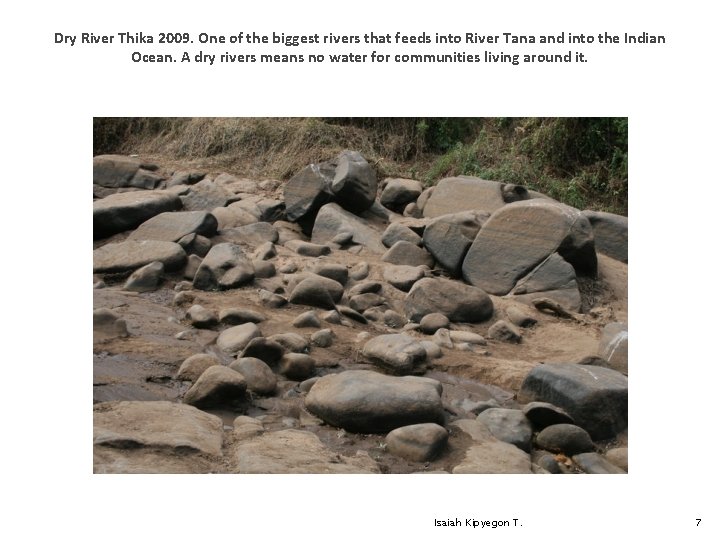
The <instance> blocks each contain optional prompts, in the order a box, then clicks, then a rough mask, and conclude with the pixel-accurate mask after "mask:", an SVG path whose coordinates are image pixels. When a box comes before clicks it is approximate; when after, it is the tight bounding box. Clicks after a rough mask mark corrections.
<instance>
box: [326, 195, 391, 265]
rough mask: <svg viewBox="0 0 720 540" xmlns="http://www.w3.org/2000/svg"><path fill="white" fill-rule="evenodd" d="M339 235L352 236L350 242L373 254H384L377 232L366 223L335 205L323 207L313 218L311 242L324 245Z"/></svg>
mask: <svg viewBox="0 0 720 540" xmlns="http://www.w3.org/2000/svg"><path fill="white" fill-rule="evenodd" d="M340 233H349V234H351V235H352V242H354V243H355V244H361V245H363V246H365V247H366V248H367V249H368V250H370V251H371V252H373V253H385V246H383V243H382V241H381V235H380V233H379V232H378V231H376V230H375V229H373V228H372V227H370V226H369V225H368V224H367V222H366V221H365V220H363V219H361V218H359V217H357V216H355V215H353V214H351V213H350V212H348V211H347V210H343V209H342V208H341V207H340V206H338V205H337V204H335V203H330V204H326V205H325V206H323V207H322V208H321V209H320V211H319V212H318V214H317V217H316V218H315V225H314V226H313V229H312V241H313V242H314V243H316V244H324V243H327V242H330V241H332V239H333V238H335V237H336V236H337V235H338V234H340Z"/></svg>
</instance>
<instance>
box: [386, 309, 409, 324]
mask: <svg viewBox="0 0 720 540" xmlns="http://www.w3.org/2000/svg"><path fill="white" fill-rule="evenodd" d="M383 322H384V323H385V326H387V327H388V328H402V327H403V326H404V325H405V323H407V319H406V318H405V317H403V316H402V315H400V314H399V313H398V312H397V311H393V310H392V309H388V310H387V311H386V312H385V313H383Z"/></svg>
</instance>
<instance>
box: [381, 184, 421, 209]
mask: <svg viewBox="0 0 720 540" xmlns="http://www.w3.org/2000/svg"><path fill="white" fill-rule="evenodd" d="M421 193H422V184H421V183H420V182H418V181H417V180H408V179H406V178H389V179H388V180H387V182H386V184H385V189H383V191H382V194H381V195H380V204H382V205H383V206H384V207H385V208H389V209H390V210H392V211H393V212H402V211H403V209H404V208H405V206H407V205H408V204H409V203H411V202H414V201H415V200H417V198H418V197H419V196H420V194H421Z"/></svg>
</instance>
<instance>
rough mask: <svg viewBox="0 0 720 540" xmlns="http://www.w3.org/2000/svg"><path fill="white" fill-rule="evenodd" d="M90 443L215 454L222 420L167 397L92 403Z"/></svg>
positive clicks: (219, 446) (217, 452)
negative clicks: (161, 399) (172, 401)
mask: <svg viewBox="0 0 720 540" xmlns="http://www.w3.org/2000/svg"><path fill="white" fill-rule="evenodd" d="M93 444H95V445H100V446H109V447H113V448H137V447H152V448H159V449H170V450H172V451H174V452H178V453H182V452H187V451H188V450H191V451H195V452H202V453H205V454H210V455H215V456H219V455H221V453H222V452H221V448H222V421H221V420H220V419H219V418H218V417H216V416H213V415H211V414H207V413H204V412H202V411H200V410H198V409H196V408H195V407H192V406H190V405H184V404H182V403H171V402H169V401H112V402H107V403H100V404H97V405H95V406H94V407H93Z"/></svg>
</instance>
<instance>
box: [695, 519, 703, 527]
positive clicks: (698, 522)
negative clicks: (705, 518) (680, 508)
mask: <svg viewBox="0 0 720 540" xmlns="http://www.w3.org/2000/svg"><path fill="white" fill-rule="evenodd" d="M695 521H697V523H696V524H695V526H696V527H699V526H700V522H701V521H702V520H701V519H700V518H695Z"/></svg>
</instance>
